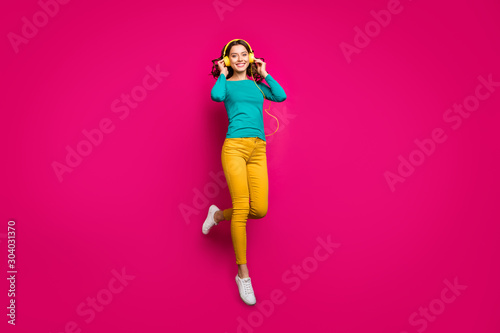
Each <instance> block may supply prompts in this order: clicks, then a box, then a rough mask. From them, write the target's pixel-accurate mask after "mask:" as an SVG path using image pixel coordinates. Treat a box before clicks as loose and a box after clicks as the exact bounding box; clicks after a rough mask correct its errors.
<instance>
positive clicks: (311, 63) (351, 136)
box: [0, 0, 500, 333]
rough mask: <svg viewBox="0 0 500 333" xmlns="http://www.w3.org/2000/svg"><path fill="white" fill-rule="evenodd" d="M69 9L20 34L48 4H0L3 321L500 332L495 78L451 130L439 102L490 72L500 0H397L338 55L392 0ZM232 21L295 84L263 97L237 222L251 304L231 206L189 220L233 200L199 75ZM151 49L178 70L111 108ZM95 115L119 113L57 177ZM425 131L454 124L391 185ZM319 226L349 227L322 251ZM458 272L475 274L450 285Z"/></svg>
mask: <svg viewBox="0 0 500 333" xmlns="http://www.w3.org/2000/svg"><path fill="white" fill-rule="evenodd" d="M43 1H44V0H42V3H43ZM214 4H215V5H217V4H219V6H226V7H225V8H226V11H224V12H223V13H221V15H219V13H218V12H217V10H216V9H215V6H214ZM221 4H222V5H221ZM390 6H391V5H390V2H389V7H390ZM59 7H60V8H59V11H58V12H57V13H55V14H54V15H53V17H48V16H47V17H48V22H47V24H46V25H45V26H42V27H40V28H38V32H37V33H36V35H34V36H31V37H30V38H27V39H26V42H27V43H22V44H20V45H19V46H18V50H17V51H18V52H16V50H15V47H13V44H12V43H11V42H10V41H9V34H10V33H14V34H17V35H22V29H23V25H24V24H25V21H23V17H26V18H27V20H28V21H29V22H33V17H34V15H35V18H38V19H40V20H41V21H40V22H42V21H43V16H40V14H38V15H37V14H36V13H38V12H40V11H41V10H42V9H41V6H40V4H38V3H37V2H36V1H34V0H33V1H9V2H6V3H4V4H3V5H2V10H1V11H0V12H1V14H0V15H1V19H0V22H1V23H0V24H1V29H2V30H1V31H2V34H3V36H4V37H3V38H2V42H1V48H2V66H1V67H2V68H1V76H2V80H1V81H2V87H1V92H2V98H1V99H0V108H1V114H2V119H1V121H0V124H1V125H0V126H1V129H0V133H1V136H2V137H1V139H2V142H3V144H2V152H1V156H2V171H3V172H2V175H3V176H2V182H1V187H0V188H1V189H2V191H1V196H2V197H1V219H0V221H1V225H0V248H1V251H0V253H2V254H1V258H0V262H1V265H0V267H1V269H2V275H3V276H6V275H7V273H6V271H7V266H6V264H7V240H6V233H7V221H9V220H14V221H15V222H16V241H17V242H16V264H17V269H18V274H17V276H16V278H17V280H16V298H15V300H16V305H17V306H16V314H17V317H16V327H15V328H14V327H12V325H9V324H7V316H6V313H7V310H6V306H7V304H8V303H7V302H8V301H9V299H8V297H7V295H6V294H7V290H8V288H9V286H8V284H7V282H6V280H5V279H3V281H4V282H3V283H2V284H1V288H2V290H0V294H1V295H2V298H1V304H2V305H1V307H0V308H1V309H3V310H2V313H1V317H0V318H3V319H2V323H1V324H0V325H1V326H0V327H1V330H2V332H3V331H5V332H10V331H14V330H15V331H17V332H47V333H49V332H52V333H59V332H170V331H171V332H221V333H224V332H227V333H232V332H241V333H243V332H245V333H248V332H284V331H291V330H293V331H297V332H300V331H311V332H320V331H321V332H323V331H328V332H371V333H375V332H381V333H382V332H383V333H387V332H393V333H401V332H407V333H411V332H423V331H426V332H500V316H499V313H500V298H499V294H500V287H499V284H498V281H500V265H499V257H500V256H499V247H500V245H499V244H500V243H499V238H500V237H499V235H500V234H499V229H500V227H499V221H500V213H499V211H498V201H499V197H500V195H499V185H500V175H499V173H498V168H499V166H500V163H499V161H500V158H499V138H498V124H499V120H500V114H499V107H500V87H497V88H491V89H492V90H494V91H488V90H487V88H485V87H484V86H482V87H481V88H479V91H480V93H481V94H483V95H484V94H487V93H488V94H489V95H488V98H485V99H484V100H481V101H480V102H479V106H478V108H477V110H476V111H474V112H472V113H471V114H470V117H468V118H464V119H462V123H461V126H460V127H459V128H457V129H454V128H453V127H452V125H453V123H450V122H446V121H445V120H444V118H443V115H444V114H445V113H446V112H447V110H448V109H449V108H452V107H453V104H454V103H463V102H464V100H469V101H471V100H472V101H473V99H470V98H469V99H467V96H470V95H471V96H473V95H474V94H475V91H476V87H477V86H478V85H480V83H481V82H480V81H479V79H478V77H480V76H482V77H484V78H488V76H489V75H491V77H492V80H493V81H495V82H500V63H499V61H498V60H499V59H500V47H499V46H500V42H499V40H500V20H499V18H500V17H499V13H500V5H499V4H498V2H497V1H472V0H467V1H448V2H444V3H442V2H439V3H436V2H433V1H424V0H414V1H410V0H402V1H401V3H400V5H399V7H394V8H399V10H400V12H399V13H398V14H391V20H390V22H389V23H388V24H385V25H386V26H385V27H381V28H380V30H379V31H377V30H371V32H369V33H370V34H371V36H372V38H371V40H370V42H369V43H368V45H364V47H360V49H359V53H353V54H351V56H350V61H348V58H346V56H345V55H344V54H343V52H342V49H341V44H342V43H347V44H350V45H355V42H361V39H359V40H358V39H356V41H355V35H356V30H355V28H356V27H358V28H360V29H362V30H363V31H365V28H366V25H367V24H368V28H370V27H371V29H375V28H376V27H377V26H376V25H373V24H370V23H369V22H370V21H374V17H373V16H372V14H371V11H375V12H379V11H380V10H383V9H387V8H388V1H386V0H384V1H356V2H352V1H341V2H339V1H335V2H332V1H314V2H295V3H291V2H289V1H273V2H269V1H243V0H240V1H237V0H232V1H229V0H220V1H218V2H212V1H176V2H165V1H138V2H137V1H125V2H123V1H106V2H102V1H70V2H68V3H67V4H64V5H62V4H61V5H60V6H59ZM394 8H392V7H391V9H394ZM52 9H54V7H52ZM42 24H43V22H42ZM379 27H380V26H379ZM365 33H366V32H365ZM11 36H12V34H11ZM234 38H242V39H245V40H246V41H248V42H249V43H250V45H251V46H252V47H253V49H254V51H255V55H256V56H257V57H264V58H265V61H266V63H267V71H268V72H269V73H270V74H271V75H272V76H273V77H274V78H275V79H276V80H277V81H278V82H279V83H280V85H281V86H282V87H283V88H284V90H285V92H286V94H287V96H288V98H287V99H286V101H284V102H282V103H272V104H271V110H270V113H271V114H273V115H274V116H276V117H277V118H278V119H279V120H280V127H279V130H278V131H277V132H276V133H275V134H274V135H273V136H269V137H268V138H267V140H268V145H267V148H268V150H267V152H268V163H269V186H270V188H269V211H268V214H267V216H266V217H265V218H263V219H261V220H250V221H249V222H248V225H247V234H248V267H249V270H250V276H251V277H252V283H253V287H254V290H255V293H256V297H257V306H254V307H250V306H247V305H245V304H244V303H243V302H242V301H241V299H240V298H239V295H238V291H237V286H236V283H235V280H234V277H235V275H236V273H237V266H236V264H235V257H234V251H233V246H232V243H231V237H230V223H229V222H223V223H222V224H220V225H219V226H218V227H216V228H215V229H213V230H212V231H211V232H210V234H209V235H207V236H205V235H202V233H201V225H202V223H203V221H204V219H205V217H206V214H207V210H208V207H209V205H210V204H216V205H217V206H219V208H222V209H224V208H228V207H230V204H231V199H230V196H229V191H228V189H227V187H226V185H225V180H224V179H223V182H222V183H221V182H217V181H216V180H214V178H213V177H211V175H210V174H211V173H212V174H218V173H221V172H222V165H221V161H220V153H221V148H222V144H223V141H224V138H225V135H226V131H227V125H228V121H227V114H226V111H225V109H224V105H223V104H222V103H216V102H213V101H212V100H211V99H210V90H211V89H212V87H213V85H214V83H215V80H214V79H213V78H212V77H211V76H210V75H208V74H209V73H210V69H211V60H212V59H215V58H217V57H218V56H219V55H220V51H221V49H222V47H223V46H224V45H225V44H226V43H227V42H228V41H230V40H231V39H234ZM365 42H366V40H365ZM342 45H344V44H342ZM358 45H359V44H358ZM148 66H149V67H151V68H153V69H154V68H156V67H157V66H158V67H159V69H160V70H161V71H162V72H168V73H169V74H168V76H165V77H163V78H162V82H160V83H158V84H157V86H156V87H155V88H154V89H152V90H149V91H147V96H146V97H145V99H144V100H142V101H140V102H138V104H137V105H135V108H130V109H129V111H130V113H129V114H128V116H127V117H125V118H124V119H120V117H119V116H120V115H123V112H118V113H116V112H114V111H113V108H112V106H111V105H112V104H113V103H114V101H115V100H117V99H120V98H121V97H120V96H122V94H130V93H131V91H134V92H135V93H137V96H140V94H139V93H140V88H137V86H141V85H142V84H143V78H144V77H145V76H146V75H147V74H148V71H147V70H146V68H147V67H148ZM165 75H166V74H165ZM154 82H155V81H153V80H150V81H148V84H150V85H152V84H153V83H154ZM123 105H124V104H123V103H122V102H119V106H122V107H123ZM267 105H268V104H267V102H266V104H265V106H266V107H267ZM122 110H123V109H122ZM106 118H107V119H110V121H111V122H112V124H113V126H114V127H113V131H112V132H111V133H107V134H103V138H102V141H101V142H100V143H99V144H98V145H97V146H93V148H92V151H91V152H90V154H88V156H86V157H83V158H82V161H81V163H80V164H79V165H78V166H76V167H74V168H73V170H72V172H71V173H69V172H68V173H64V174H63V176H62V177H63V178H62V179H63V180H62V181H59V180H58V177H57V176H56V173H55V172H54V169H53V167H52V163H53V162H54V161H56V162H59V163H61V164H63V163H64V164H65V163H66V162H65V159H66V155H67V151H66V147H67V146H70V147H71V148H73V149H76V147H77V145H78V144H79V143H81V142H83V141H84V140H85V139H86V138H85V136H84V135H83V133H82V131H83V130H88V131H90V130H93V129H95V128H98V127H99V123H100V122H101V121H102V120H103V119H106ZM264 118H265V119H264V121H265V126H266V133H267V134H270V133H272V132H273V131H274V130H275V129H276V123H275V120H274V118H272V117H270V116H269V115H267V114H266V113H264ZM435 128H441V129H442V130H443V131H444V134H445V135H446V138H447V139H446V141H445V142H443V143H438V144H436V147H435V151H434V153H433V154H431V155H430V156H426V157H425V160H424V161H423V163H422V164H421V165H419V166H416V167H415V168H414V170H413V173H412V174H411V175H407V177H404V178H405V181H404V182H398V183H396V184H395V185H394V188H393V189H391V186H389V183H388V182H387V180H386V178H385V176H384V174H385V173H386V172H387V171H389V172H392V173H394V174H396V173H398V166H399V164H400V160H399V159H398V158H399V156H400V155H401V156H402V157H403V158H405V159H408V158H409V157H410V155H411V154H413V155H411V156H413V158H415V159H414V161H417V160H418V157H419V156H420V157H422V156H424V155H422V154H421V155H418V154H419V153H418V152H414V151H415V150H416V149H418V147H417V146H416V144H415V143H414V140H416V139H418V140H425V139H428V138H431V136H432V132H433V130H434V129H435ZM81 144H84V143H81ZM82 147H83V148H85V147H88V146H85V147H84V146H82ZM417 162H418V161H417ZM393 190H394V191H393ZM318 237H319V238H321V239H323V240H326V239H327V237H330V239H331V241H332V242H334V243H336V244H339V246H338V247H337V248H336V249H335V250H334V252H333V253H331V254H330V255H329V256H328V258H327V259H326V260H324V261H320V262H318V261H316V259H313V258H310V257H313V256H314V252H315V249H316V248H317V247H318V246H319V244H320V243H319V242H318V240H317V239H318ZM321 251H322V252H320V254H321V256H324V255H325V254H326V253H327V252H325V250H324V249H321ZM315 264H316V265H315ZM296 265H297V266H298V265H305V269H307V270H309V272H310V273H308V274H309V275H307V276H306V275H304V273H300V275H299V274H298V273H293V269H294V266H295V267H296ZM122 270H124V272H125V273H126V275H128V276H129V280H128V281H125V282H123V283H122V284H120V283H119V281H118V280H116V278H115V274H119V273H120V272H122ZM302 272H304V268H303V270H302ZM292 276H293V279H292ZM455 279H456V281H458V282H457V283H458V284H460V285H462V286H467V287H466V288H465V287H462V288H465V289H462V291H458V292H456V293H455V294H453V293H452V292H451V291H450V290H448V289H445V288H446V282H445V281H449V282H450V283H453V281H454V280H455ZM290 281H295V282H294V283H291V282H290ZM298 282H300V285H298V284H296V283H298ZM297 285H298V288H297ZM109 290H112V291H113V293H111V292H110V291H109ZM277 290H279V291H281V293H282V300H283V299H284V302H282V303H281V304H277V303H276V304H274V303H272V302H273V299H272V297H271V294H272V293H273V291H274V292H275V293H276V292H278V291H277ZM442 292H443V293H442ZM442 295H444V296H442ZM92 298H97V299H98V301H99V300H100V301H99V302H101V303H102V304H104V305H103V306H102V308H99V309H100V311H97V310H95V311H94V310H90V309H91V307H90V305H88V304H87V302H88V301H89V300H92ZM441 299H446V300H450V299H453V301H451V302H450V301H448V303H443V302H442V301H441ZM266 304H267V305H268V307H267V309H266V308H265V307H263V306H264V305H266ZM269 304H274V305H273V306H272V307H270V306H269ZM259 305H260V307H259ZM443 306H444V307H443ZM429 307H430V308H431V310H430V312H429V313H430V315H432V313H434V314H435V315H432V316H433V317H429V316H430V315H428V317H425V316H424V315H422V314H419V311H421V310H419V309H423V310H422V311H425V309H426V308H429ZM78 309H80V310H81V311H84V313H85V311H86V313H87V314H85V315H82V314H81V311H80V313H78V312H77V311H78ZM90 313H94V315H95V316H93V317H92V316H91V315H90ZM412 316H413V319H414V321H413V324H412V323H411V322H410V319H411V318H412ZM426 318H427V319H426ZM72 325H74V326H72Z"/></svg>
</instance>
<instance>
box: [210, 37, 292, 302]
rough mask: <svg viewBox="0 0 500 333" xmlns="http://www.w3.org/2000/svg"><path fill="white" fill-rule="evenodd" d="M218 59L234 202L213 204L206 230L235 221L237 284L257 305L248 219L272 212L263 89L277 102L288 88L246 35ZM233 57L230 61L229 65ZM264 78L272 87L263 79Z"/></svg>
mask: <svg viewBox="0 0 500 333" xmlns="http://www.w3.org/2000/svg"><path fill="white" fill-rule="evenodd" d="M225 57H228V58H225ZM224 58H225V59H224ZM212 63H213V67H212V73H211V74H212V75H213V76H214V78H217V81H216V82H215V85H214V87H213V88H212V92H211V97H212V100H214V101H216V102H224V105H225V107H226V111H227V115H228V118H229V126H228V131H227V133H226V138H225V140H224V144H223V146H222V153H221V161H222V168H223V170H224V175H225V177H226V181H227V184H228V187H229V192H230V194H231V200H232V208H228V209H224V210H219V208H218V207H217V206H215V205H211V206H210V208H209V210H208V216H207V218H206V220H205V222H204V223H203V226H202V232H203V233H204V234H208V232H209V230H210V229H211V228H212V227H213V226H214V225H218V224H219V222H221V221H231V238H232V241H233V247H234V252H235V255H236V264H237V265H238V274H237V275H236V284H237V285H238V291H239V293H240V297H241V299H242V300H243V301H244V302H245V303H246V304H248V305H254V304H255V303H256V299H255V294H254V291H253V288H252V283H251V279H250V276H249V273H248V267H247V259H246V245H247V239H246V222H247V219H260V218H262V217H264V216H265V215H266V214H267V205H268V202H267V201H268V178H267V156H266V145H267V142H266V135H265V134H264V118H263V114H262V107H263V103H264V96H263V94H264V95H265V98H266V99H268V100H270V101H275V102H282V101H284V100H285V99H286V94H285V91H284V90H283V88H281V86H280V85H279V84H278V82H276V80H275V79H274V78H273V77H272V76H271V75H270V74H269V73H268V72H267V71H266V63H265V62H264V61H263V58H262V60H261V59H256V58H254V57H253V51H252V49H251V48H250V46H249V45H248V43H247V42H245V41H244V40H241V39H235V40H232V41H230V42H229V43H228V44H226V46H225V47H224V49H223V50H222V52H221V57H220V58H218V59H214V60H212ZM227 63H229V66H226V64H227ZM254 75H255V77H256V78H254ZM248 76H251V77H252V79H249V78H248ZM263 79H265V80H266V82H267V83H268V84H269V87H268V86H267V85H265V84H263V83H261V81H262V80H263ZM259 90H260V91H259ZM261 92H262V93H261Z"/></svg>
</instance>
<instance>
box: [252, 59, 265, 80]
mask: <svg viewBox="0 0 500 333" xmlns="http://www.w3.org/2000/svg"><path fill="white" fill-rule="evenodd" d="M254 60H255V66H257V73H259V74H260V76H262V77H263V78H266V76H267V71H266V63H265V62H263V61H262V60H260V59H257V58H255V59H254Z"/></svg>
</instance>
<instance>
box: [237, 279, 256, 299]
mask: <svg viewBox="0 0 500 333" xmlns="http://www.w3.org/2000/svg"><path fill="white" fill-rule="evenodd" d="M236 284H237V285H238V290H239V292H240V297H241V299H242V300H243V302H245V304H247V305H255V303H256V302H257V300H256V299H255V293H254V292H253V288H252V281H251V279H250V278H249V277H247V278H244V279H240V277H239V276H238V274H236Z"/></svg>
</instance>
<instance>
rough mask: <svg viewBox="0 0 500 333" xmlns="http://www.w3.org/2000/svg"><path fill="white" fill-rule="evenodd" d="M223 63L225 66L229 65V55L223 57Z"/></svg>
mask: <svg viewBox="0 0 500 333" xmlns="http://www.w3.org/2000/svg"><path fill="white" fill-rule="evenodd" d="M224 63H225V64H226V67H229V66H231V62H230V61H229V57H228V56H225V57H224Z"/></svg>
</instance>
